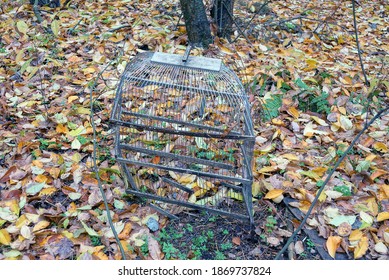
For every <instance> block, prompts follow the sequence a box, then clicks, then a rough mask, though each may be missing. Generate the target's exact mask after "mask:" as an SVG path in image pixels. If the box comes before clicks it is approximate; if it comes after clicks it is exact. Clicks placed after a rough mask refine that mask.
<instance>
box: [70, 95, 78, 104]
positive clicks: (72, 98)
mask: <svg viewBox="0 0 389 280" xmlns="http://www.w3.org/2000/svg"><path fill="white" fill-rule="evenodd" d="M78 98H79V97H78V96H76V95H71V96H69V97H68V104H70V103H72V102H73V101H75V100H77V99H78Z"/></svg>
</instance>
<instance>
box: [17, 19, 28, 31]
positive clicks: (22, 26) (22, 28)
mask: <svg viewBox="0 0 389 280" xmlns="http://www.w3.org/2000/svg"><path fill="white" fill-rule="evenodd" d="M16 27H17V28H18V30H19V32H20V33H23V34H26V33H27V30H28V25H27V23H25V22H24V21H22V20H19V21H18V22H17V23H16Z"/></svg>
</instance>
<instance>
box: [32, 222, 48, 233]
mask: <svg viewBox="0 0 389 280" xmlns="http://www.w3.org/2000/svg"><path fill="white" fill-rule="evenodd" d="M49 225H50V222H49V221H46V220H43V221H40V222H38V223H37V224H36V225H35V226H34V228H33V229H32V232H36V231H39V230H41V229H45V228H47V227H48V226H49Z"/></svg>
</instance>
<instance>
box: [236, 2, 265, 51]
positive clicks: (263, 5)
mask: <svg viewBox="0 0 389 280" xmlns="http://www.w3.org/2000/svg"><path fill="white" fill-rule="evenodd" d="M268 3H269V0H266V1H265V2H264V3H263V4H262V6H261V7H260V8H259V9H258V11H256V12H255V14H254V15H253V16H252V17H251V19H250V20H249V22H248V23H247V24H246V26H245V27H244V28H243V32H244V31H246V30H247V28H248V27H249V26H250V24H251V22H252V21H253V20H254V18H255V17H256V16H257V15H258V14H259V12H260V11H261V10H262V9H263V8H264V7H265V6H266V5H267V4H268ZM238 38H239V36H237V37H236V38H235V39H234V40H233V41H232V42H231V43H234V42H235V41H236V40H237V39H238Z"/></svg>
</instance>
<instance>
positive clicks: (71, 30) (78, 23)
mask: <svg viewBox="0 0 389 280" xmlns="http://www.w3.org/2000/svg"><path fill="white" fill-rule="evenodd" d="M82 20H83V18H81V19H80V20H79V21H78V22H77V23H76V25H75V26H73V27H72V28H69V29H68V34H70V35H74V33H75V30H76V28H77V26H79V25H80V23H81V22H82Z"/></svg>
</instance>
